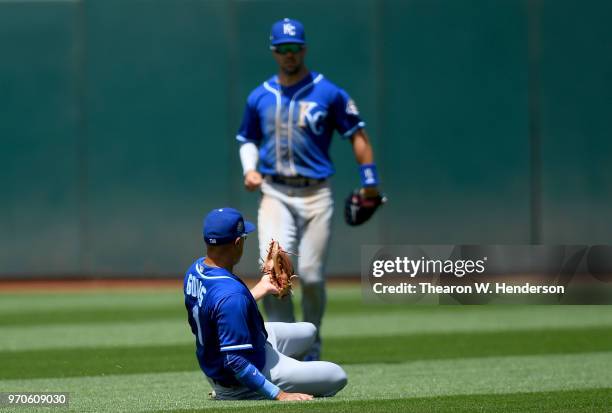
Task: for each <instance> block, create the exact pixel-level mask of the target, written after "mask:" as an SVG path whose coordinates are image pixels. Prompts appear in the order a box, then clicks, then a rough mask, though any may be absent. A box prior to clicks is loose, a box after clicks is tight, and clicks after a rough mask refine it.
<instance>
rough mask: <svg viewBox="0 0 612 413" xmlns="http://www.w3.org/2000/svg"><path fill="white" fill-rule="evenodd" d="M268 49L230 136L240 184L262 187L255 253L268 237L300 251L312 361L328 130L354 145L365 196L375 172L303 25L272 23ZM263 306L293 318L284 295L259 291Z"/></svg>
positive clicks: (327, 207)
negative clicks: (314, 61) (309, 49)
mask: <svg viewBox="0 0 612 413" xmlns="http://www.w3.org/2000/svg"><path fill="white" fill-rule="evenodd" d="M270 49H271V50H272V56H273V57H274V60H275V61H276V63H277V65H278V74H277V75H275V76H273V77H271V78H269V79H268V80H266V81H265V82H264V83H263V84H262V85H260V86H258V87H257V88H255V90H253V91H252V92H251V94H250V95H249V97H248V99H247V103H246V108H245V111H244V116H243V119H242V124H241V126H240V130H239V132H238V135H237V137H236V139H237V140H238V141H239V143H240V160H241V162H242V168H243V172H244V185H245V187H246V189H247V190H249V191H254V190H256V189H258V188H261V192H262V194H263V195H262V198H261V203H260V205H259V212H258V217H257V220H258V226H259V228H260V231H259V251H260V256H261V257H265V256H266V254H267V251H266V249H267V248H268V244H269V242H270V239H276V240H278V241H279V242H280V243H281V244H282V245H283V246H285V247H286V248H287V249H288V250H289V251H294V252H296V253H297V254H298V256H299V258H298V266H297V268H298V271H297V274H298V275H299V277H300V278H299V279H300V285H301V287H302V294H303V298H302V307H303V308H302V310H303V314H304V321H307V322H310V323H312V324H314V325H315V326H316V327H317V339H316V341H315V343H314V344H313V346H312V348H311V349H310V351H309V353H308V354H307V355H306V357H305V358H304V359H305V360H318V359H319V357H320V350H321V338H320V335H319V328H320V326H321V319H322V317H323V313H324V311H325V302H326V296H325V277H324V263H325V260H326V252H327V246H328V241H329V236H330V226H331V218H332V213H333V199H332V192H331V188H330V184H329V181H328V180H329V178H330V176H331V175H333V173H334V167H333V164H332V161H331V159H330V156H329V147H330V143H331V138H332V135H333V133H334V131H335V130H337V131H338V132H339V133H340V135H341V136H342V137H344V138H345V139H349V140H350V142H351V144H352V146H353V153H354V155H355V158H356V160H357V163H358V164H359V168H358V171H359V176H360V178H361V186H362V189H361V192H360V193H361V195H362V196H364V197H365V198H376V197H378V196H379V195H378V190H377V186H378V175H377V172H376V165H375V164H374V160H373V152H372V147H371V145H370V142H369V139H368V136H367V134H366V132H365V130H364V126H365V123H364V122H363V120H362V119H361V117H360V116H359V111H358V110H357V106H356V105H355V103H354V102H353V100H352V99H351V98H350V97H349V95H348V94H347V93H346V92H345V91H344V90H342V89H340V88H339V87H338V86H336V85H334V84H333V83H332V82H330V81H329V80H327V79H326V78H325V77H324V76H323V75H322V74H320V73H316V72H312V71H310V70H308V68H307V67H306V65H305V63H304V58H305V55H306V39H305V35H304V27H303V25H302V24H301V23H300V22H299V21H297V20H293V19H289V18H285V19H283V20H280V21H278V22H276V23H274V24H273V25H272V30H271V34H270ZM356 172H357V171H356ZM264 308H265V310H266V313H267V315H268V319H269V320H270V321H283V322H294V321H295V316H294V311H293V303H292V301H291V297H287V298H284V299H282V300H278V299H276V298H274V297H266V298H264Z"/></svg>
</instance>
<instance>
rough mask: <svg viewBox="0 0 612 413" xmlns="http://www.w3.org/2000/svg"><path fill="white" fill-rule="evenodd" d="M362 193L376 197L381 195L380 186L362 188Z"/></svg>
mask: <svg viewBox="0 0 612 413" xmlns="http://www.w3.org/2000/svg"><path fill="white" fill-rule="evenodd" d="M361 195H363V197H364V198H376V197H377V196H378V195H379V192H378V188H376V187H375V186H370V187H367V188H361Z"/></svg>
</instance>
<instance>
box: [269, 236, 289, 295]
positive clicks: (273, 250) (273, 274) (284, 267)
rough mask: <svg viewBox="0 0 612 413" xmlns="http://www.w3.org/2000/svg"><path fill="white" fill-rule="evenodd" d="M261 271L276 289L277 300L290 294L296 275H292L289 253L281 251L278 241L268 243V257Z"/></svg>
mask: <svg viewBox="0 0 612 413" xmlns="http://www.w3.org/2000/svg"><path fill="white" fill-rule="evenodd" d="M261 271H262V273H264V274H268V275H269V276H270V282H271V283H272V284H274V286H276V288H278V291H279V294H278V298H283V297H285V296H286V295H289V294H291V280H292V279H293V278H295V277H297V275H295V274H294V273H293V264H292V263H291V258H289V253H288V252H287V251H285V250H283V248H282V247H281V246H280V244H279V243H278V241H274V240H271V241H270V245H269V246H268V256H267V257H266V259H265V261H264V263H263V267H262V269H261Z"/></svg>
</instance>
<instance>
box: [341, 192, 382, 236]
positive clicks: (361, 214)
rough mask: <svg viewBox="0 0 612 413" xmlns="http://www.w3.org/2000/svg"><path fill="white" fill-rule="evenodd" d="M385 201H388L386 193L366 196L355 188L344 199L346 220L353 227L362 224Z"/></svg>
mask: <svg viewBox="0 0 612 413" xmlns="http://www.w3.org/2000/svg"><path fill="white" fill-rule="evenodd" d="M385 202H387V197H386V196H384V195H381V194H377V195H376V196H374V197H365V196H363V194H362V193H361V190H360V189H355V190H354V191H353V192H351V193H350V194H349V196H348V197H346V200H345V201H344V220H345V221H346V223H347V224H349V225H350V226H353V227H354V226H357V225H361V224H363V223H364V222H366V221H367V220H368V219H370V217H371V216H372V215H374V212H376V210H377V209H378V207H379V206H381V205H382V204H384V203H385Z"/></svg>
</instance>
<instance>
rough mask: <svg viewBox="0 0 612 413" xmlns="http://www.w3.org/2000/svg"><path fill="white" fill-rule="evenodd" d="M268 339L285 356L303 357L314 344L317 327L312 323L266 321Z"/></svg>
mask: <svg viewBox="0 0 612 413" xmlns="http://www.w3.org/2000/svg"><path fill="white" fill-rule="evenodd" d="M265 326H266V331H267V332H268V341H269V342H270V344H272V347H274V348H275V349H276V350H278V351H279V352H281V353H283V354H284V355H285V356H289V357H293V358H297V359H299V358H301V357H302V356H303V355H304V354H306V352H307V351H309V350H310V348H311V346H312V345H313V343H314V341H315V338H316V335H317V328H316V327H315V326H314V324H311V323H274V322H272V323H270V322H268V323H265Z"/></svg>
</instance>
